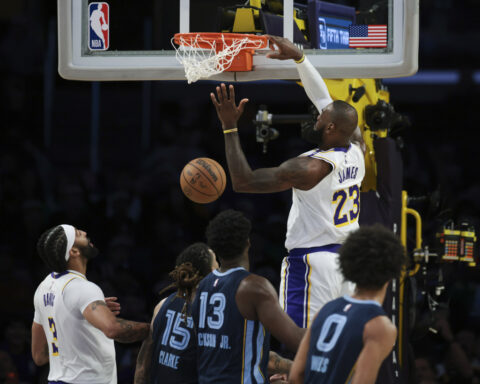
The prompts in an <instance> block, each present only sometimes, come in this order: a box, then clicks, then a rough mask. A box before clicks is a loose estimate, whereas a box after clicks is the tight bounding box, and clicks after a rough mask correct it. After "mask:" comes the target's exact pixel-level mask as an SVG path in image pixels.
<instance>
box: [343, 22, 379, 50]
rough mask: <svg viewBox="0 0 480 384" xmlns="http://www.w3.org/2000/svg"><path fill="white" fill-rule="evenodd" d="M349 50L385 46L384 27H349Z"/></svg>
mask: <svg viewBox="0 0 480 384" xmlns="http://www.w3.org/2000/svg"><path fill="white" fill-rule="evenodd" d="M349 34H350V40H349V44H348V46H349V47H350V48H372V47H378V48H381V47H386V46H387V26H386V25H350V26H349Z"/></svg>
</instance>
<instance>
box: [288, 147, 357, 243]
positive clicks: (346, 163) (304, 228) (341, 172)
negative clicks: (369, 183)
mask: <svg viewBox="0 0 480 384" xmlns="http://www.w3.org/2000/svg"><path fill="white" fill-rule="evenodd" d="M300 156H309V157H312V158H314V159H319V160H323V161H325V162H327V163H328V164H330V165H331V166H332V171H331V172H330V173H329V174H328V175H327V176H326V177H325V178H324V179H323V180H322V181H320V182H319V183H318V184H317V185H316V186H315V187H313V188H312V189H310V190H308V191H302V190H300V189H296V188H293V189H292V190H293V192H292V207H291V209H290V213H289V215H288V222H287V238H286V241H285V247H286V248H287V250H289V251H290V250H292V249H294V248H311V247H321V246H324V245H328V244H341V243H343V241H344V240H345V238H346V237H347V235H348V234H349V233H350V232H351V231H354V230H356V229H358V216H359V214H360V185H361V183H362V180H363V178H364V176H365V161H364V155H363V152H362V150H361V149H360V146H359V145H357V144H350V146H349V147H348V148H343V147H338V148H332V149H329V150H327V151H321V150H319V149H315V150H312V151H309V152H306V153H303V154H302V155H300Z"/></svg>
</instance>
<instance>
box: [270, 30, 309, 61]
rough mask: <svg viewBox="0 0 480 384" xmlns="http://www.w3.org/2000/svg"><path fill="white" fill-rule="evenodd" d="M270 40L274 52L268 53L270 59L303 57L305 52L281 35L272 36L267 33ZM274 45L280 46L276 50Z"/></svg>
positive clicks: (296, 58)
mask: <svg viewBox="0 0 480 384" xmlns="http://www.w3.org/2000/svg"><path fill="white" fill-rule="evenodd" d="M266 36H267V38H268V40H269V41H270V43H271V44H270V48H271V49H272V50H273V52H269V53H267V57H268V58H269V59H277V60H288V59H293V60H297V61H298V60H300V59H301V58H302V57H303V52H302V51H301V50H300V48H298V47H297V46H295V44H293V43H292V42H291V41H290V40H288V39H286V38H284V37H280V36H272V35H266ZM274 46H276V47H277V48H278V50H275V48H274Z"/></svg>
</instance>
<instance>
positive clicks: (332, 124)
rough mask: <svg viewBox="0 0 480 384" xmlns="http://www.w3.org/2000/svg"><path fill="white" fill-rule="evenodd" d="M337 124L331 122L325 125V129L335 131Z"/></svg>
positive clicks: (330, 131) (329, 131)
mask: <svg viewBox="0 0 480 384" xmlns="http://www.w3.org/2000/svg"><path fill="white" fill-rule="evenodd" d="M336 127H337V126H336V125H335V123H334V122H330V123H328V124H327V126H326V127H325V130H326V131H327V132H328V133H333V132H334V131H335V128H336Z"/></svg>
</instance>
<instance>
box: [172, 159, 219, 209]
mask: <svg viewBox="0 0 480 384" xmlns="http://www.w3.org/2000/svg"><path fill="white" fill-rule="evenodd" d="M226 180H227V179H226V176H225V171H224V170H223V168H222V166H221V165H220V164H219V163H217V162H216V161H215V160H213V159H210V158H208V157H199V158H197V159H193V160H191V161H190V162H188V164H187V165H185V167H184V168H183V170H182V173H181V174H180V187H181V188H182V191H183V193H184V195H185V196H187V197H188V198H189V199H190V200H191V201H193V202H195V203H199V204H206V203H211V202H212V201H215V200H217V199H218V198H219V197H220V196H221V195H222V193H223V191H224V190H225V185H226Z"/></svg>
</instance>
